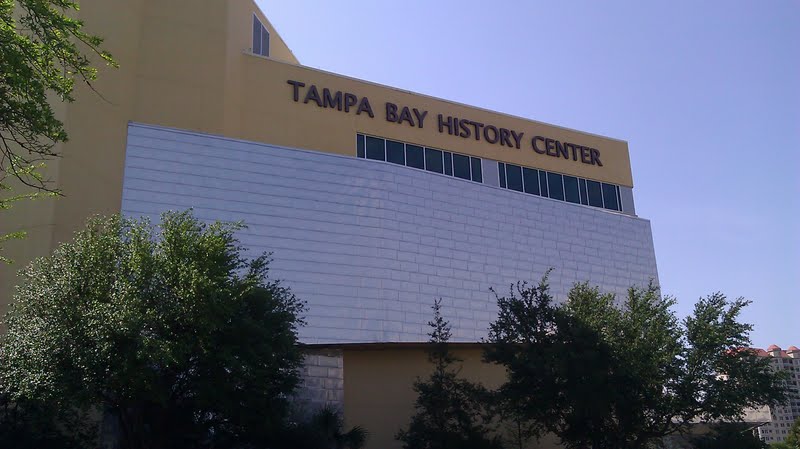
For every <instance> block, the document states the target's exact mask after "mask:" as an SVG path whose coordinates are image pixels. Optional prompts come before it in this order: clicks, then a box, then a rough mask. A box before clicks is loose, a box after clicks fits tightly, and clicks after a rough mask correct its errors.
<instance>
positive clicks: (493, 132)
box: [483, 125, 499, 143]
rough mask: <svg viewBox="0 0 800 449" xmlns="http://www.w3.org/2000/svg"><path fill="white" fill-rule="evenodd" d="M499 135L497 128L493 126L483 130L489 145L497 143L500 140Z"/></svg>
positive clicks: (487, 126)
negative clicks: (490, 134)
mask: <svg viewBox="0 0 800 449" xmlns="http://www.w3.org/2000/svg"><path fill="white" fill-rule="evenodd" d="M489 130H491V131H492V134H493V136H492V138H491V139H490V138H489ZM498 135H499V133H498V132H497V128H495V127H494V126H492V125H486V128H483V138H484V140H486V141H487V142H489V143H497V141H498V140H499V137H498Z"/></svg>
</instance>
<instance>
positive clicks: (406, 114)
mask: <svg viewBox="0 0 800 449" xmlns="http://www.w3.org/2000/svg"><path fill="white" fill-rule="evenodd" d="M404 121H406V122H408V124H409V125H411V126H414V119H413V118H411V111H409V110H408V108H407V107H406V106H403V109H402V110H401V111H400V117H398V118H397V123H401V122H404Z"/></svg>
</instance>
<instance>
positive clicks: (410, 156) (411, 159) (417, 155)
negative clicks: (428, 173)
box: [406, 144, 425, 169]
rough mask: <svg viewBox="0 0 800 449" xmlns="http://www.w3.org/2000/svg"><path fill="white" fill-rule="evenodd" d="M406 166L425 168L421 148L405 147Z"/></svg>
mask: <svg viewBox="0 0 800 449" xmlns="http://www.w3.org/2000/svg"><path fill="white" fill-rule="evenodd" d="M406 165H408V166H409V167H414V168H423V169H424V168H425V156H424V153H423V150H422V147H418V146H416V145H408V144H407V145H406Z"/></svg>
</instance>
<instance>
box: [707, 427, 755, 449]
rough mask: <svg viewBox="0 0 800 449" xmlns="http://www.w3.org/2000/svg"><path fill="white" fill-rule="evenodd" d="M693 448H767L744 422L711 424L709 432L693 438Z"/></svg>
mask: <svg viewBox="0 0 800 449" xmlns="http://www.w3.org/2000/svg"><path fill="white" fill-rule="evenodd" d="M692 447H693V448H694V449H720V448H725V449H769V445H767V443H764V442H763V441H761V440H760V439H759V438H758V437H757V436H756V435H755V434H754V433H753V429H752V427H751V426H750V425H748V424H744V423H721V424H717V425H714V426H712V429H711V433H710V434H708V435H705V436H702V437H696V438H694V439H693V442H692Z"/></svg>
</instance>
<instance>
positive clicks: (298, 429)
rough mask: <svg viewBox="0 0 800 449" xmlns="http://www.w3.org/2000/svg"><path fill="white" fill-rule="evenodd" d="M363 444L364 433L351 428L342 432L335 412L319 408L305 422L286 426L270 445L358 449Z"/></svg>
mask: <svg viewBox="0 0 800 449" xmlns="http://www.w3.org/2000/svg"><path fill="white" fill-rule="evenodd" d="M366 442H367V431H366V430H364V429H363V428H362V427H359V426H355V427H353V428H351V429H350V430H348V431H347V432H345V431H344V421H343V420H342V416H341V414H340V413H339V411H338V410H336V409H334V408H332V407H323V408H321V409H319V410H317V411H316V412H314V413H313V414H312V415H311V417H310V418H309V419H306V420H301V421H299V422H295V423H290V424H289V425H288V426H287V428H286V429H285V430H284V432H283V433H282V436H281V438H280V441H278V442H276V443H275V444H274V447H276V448H278V449H361V448H363V447H364V444H365V443H366Z"/></svg>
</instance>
